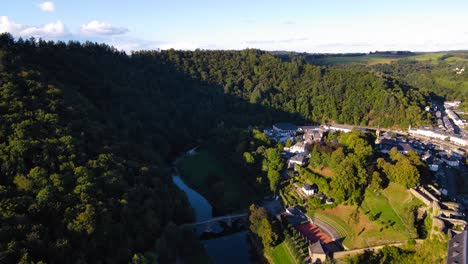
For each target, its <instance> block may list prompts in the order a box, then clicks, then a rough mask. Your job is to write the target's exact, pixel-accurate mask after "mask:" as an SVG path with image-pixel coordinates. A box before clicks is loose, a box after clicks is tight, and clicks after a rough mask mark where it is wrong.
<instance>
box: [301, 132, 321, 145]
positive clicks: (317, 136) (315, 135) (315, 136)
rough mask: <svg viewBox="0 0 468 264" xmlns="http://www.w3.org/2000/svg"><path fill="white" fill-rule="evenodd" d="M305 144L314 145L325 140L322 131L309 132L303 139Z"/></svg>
mask: <svg viewBox="0 0 468 264" xmlns="http://www.w3.org/2000/svg"><path fill="white" fill-rule="evenodd" d="M302 138H303V139H304V142H306V143H308V144H312V143H314V142H320V141H322V138H323V132H322V131H321V130H317V129H316V130H310V131H307V132H306V133H305V134H304V136H303V137H302Z"/></svg>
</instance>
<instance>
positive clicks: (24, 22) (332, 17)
mask: <svg viewBox="0 0 468 264" xmlns="http://www.w3.org/2000/svg"><path fill="white" fill-rule="evenodd" d="M467 14H468V1H467V0H464V1H461V0H444V1H442V0H425V1H419V0H405V1H402V0H393V1H377V0H374V1H370V0H354V1H352V0H347V1H346V0H330V1H324V0H321V1H315V0H309V1H305V0H291V1H284V0H283V1H275V0H270V1H263V0H250V1H245V0H238V1H221V0H218V1H213V0H197V1H179V0H173V1H155V0H153V1H150V0H133V1H130V0H113V1H111V0H79V1H78V0H75V1H73V0H51V1H44V0H15V1H10V0H1V3H0V32H10V33H12V34H13V35H14V36H16V37H29V36H34V37H40V38H44V39H52V40H70V39H73V40H80V41H84V40H91V41H98V42H106V43H108V44H111V45H114V46H115V47H117V48H118V49H123V50H126V51H130V50H139V49H157V48H160V49H168V48H175V49H195V48H200V49H244V48H260V49H265V50H291V51H306V52H369V51H375V50H413V51H433V50H452V49H468V15H467Z"/></svg>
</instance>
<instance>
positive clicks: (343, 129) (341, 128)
mask: <svg viewBox="0 0 468 264" xmlns="http://www.w3.org/2000/svg"><path fill="white" fill-rule="evenodd" d="M353 128H354V127H353V126H347V125H338V124H335V125H333V126H330V127H329V129H330V130H334V131H341V132H345V133H348V132H351V131H352V130H353Z"/></svg>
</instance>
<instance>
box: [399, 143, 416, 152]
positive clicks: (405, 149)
mask: <svg viewBox="0 0 468 264" xmlns="http://www.w3.org/2000/svg"><path fill="white" fill-rule="evenodd" d="M397 150H398V152H400V153H401V154H408V152H409V151H411V150H414V149H413V147H412V146H411V145H410V144H408V143H399V144H398V146H397Z"/></svg>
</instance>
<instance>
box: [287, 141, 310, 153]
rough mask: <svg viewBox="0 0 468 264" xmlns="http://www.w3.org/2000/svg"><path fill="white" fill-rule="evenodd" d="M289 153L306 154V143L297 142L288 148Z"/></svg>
mask: <svg viewBox="0 0 468 264" xmlns="http://www.w3.org/2000/svg"><path fill="white" fill-rule="evenodd" d="M289 152H291V153H304V152H306V143H305V142H297V143H296V144H294V145H293V146H292V147H290V148H289Z"/></svg>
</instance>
